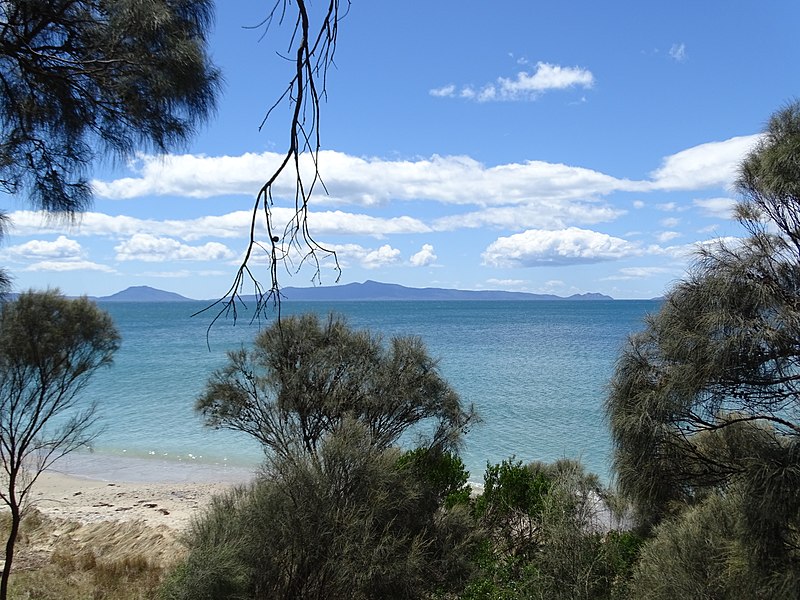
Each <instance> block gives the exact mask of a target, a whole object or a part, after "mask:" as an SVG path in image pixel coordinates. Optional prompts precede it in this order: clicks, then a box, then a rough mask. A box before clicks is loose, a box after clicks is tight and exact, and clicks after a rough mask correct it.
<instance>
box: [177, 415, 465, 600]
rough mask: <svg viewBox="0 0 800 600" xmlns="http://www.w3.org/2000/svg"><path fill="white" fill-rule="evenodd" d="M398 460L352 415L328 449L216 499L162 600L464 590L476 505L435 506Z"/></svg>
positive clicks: (289, 461) (283, 461)
mask: <svg viewBox="0 0 800 600" xmlns="http://www.w3.org/2000/svg"><path fill="white" fill-rule="evenodd" d="M399 459H400V453H399V451H398V450H396V449H382V448H377V447H375V446H374V445H373V444H372V443H371V438H370V436H369V433H368V432H367V431H366V429H365V428H364V427H363V425H361V424H359V423H356V422H353V421H350V422H348V423H346V424H345V425H344V426H343V427H342V428H340V430H339V431H338V432H337V433H335V434H332V435H329V436H326V437H325V439H324V440H323V442H322V444H321V446H320V452H319V455H318V456H315V455H309V454H307V453H305V452H303V451H298V452H296V453H294V454H292V455H289V456H286V457H281V458H277V457H276V458H274V459H273V460H272V461H271V462H270V463H268V465H267V467H265V471H264V473H263V475H262V476H261V477H260V478H259V479H258V480H257V481H256V482H254V483H253V484H252V485H250V486H248V487H244V488H239V489H237V490H235V491H234V492H231V493H229V494H227V495H225V496H223V497H221V498H218V499H217V500H216V501H215V502H214V503H213V504H212V506H211V508H210V510H209V511H208V512H207V514H206V515H205V516H204V517H203V518H201V519H200V520H199V521H197V522H196V523H195V524H194V526H193V528H192V531H191V534H190V537H189V540H188V542H189V547H190V557H189V560H188V561H187V562H186V563H185V564H184V565H183V566H182V567H181V569H180V570H179V571H178V572H176V573H175V574H174V576H173V577H172V578H171V580H170V583H169V584H168V586H167V587H166V588H165V590H164V594H163V596H164V597H165V598H169V599H170V600H173V599H174V600H178V599H182V598H187V599H188V598H201V599H202V598H219V599H224V598H254V599H260V598H313V597H316V598H331V599H336V598H421V597H425V596H426V595H429V594H430V593H432V592H434V591H458V589H459V588H460V586H461V585H463V581H465V580H466V578H467V577H468V574H469V568H470V564H469V560H468V559H469V557H470V556H471V555H472V550H471V548H472V545H473V544H474V539H475V538H474V527H473V523H472V520H471V516H470V514H469V511H468V510H466V508H465V507H459V506H456V507H454V508H453V509H452V510H443V509H440V508H439V507H438V506H433V505H432V504H431V503H430V502H429V498H430V494H431V492H430V488H429V486H428V484H427V483H425V482H424V481H420V480H419V479H418V478H417V477H416V476H415V474H414V473H413V469H406V468H400V467H399V466H398V462H399ZM209 565H210V566H211V568H210V569H209V568H208V567H209ZM220 565H223V567H222V568H220ZM200 578H203V583H202V584H200V585H198V584H196V583H195V582H196V581H197V580H198V579H200ZM203 590H213V592H210V591H203Z"/></svg>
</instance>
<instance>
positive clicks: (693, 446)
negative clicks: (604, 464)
mask: <svg viewBox="0 0 800 600" xmlns="http://www.w3.org/2000/svg"><path fill="white" fill-rule="evenodd" d="M738 188H739V191H740V192H741V194H742V197H743V199H742V201H741V202H740V203H739V205H738V209H737V215H738V219H739V221H740V222H741V223H742V225H744V227H745V228H746V229H747V231H748V233H749V235H748V237H747V238H745V239H742V240H739V241H738V242H736V243H727V244H723V243H719V244H716V245H713V246H710V247H708V248H706V249H705V250H704V251H703V252H702V253H701V255H700V256H699V258H698V260H697V261H696V263H695V265H694V268H693V270H692V271H691V273H690V274H689V276H688V277H687V278H686V279H685V280H684V281H682V282H680V283H679V284H678V285H676V286H675V288H674V289H672V290H671V291H670V292H669V293H668V295H667V296H666V298H665V300H664V304H663V306H662V308H661V310H660V311H659V312H658V314H656V315H653V316H651V317H649V319H648V320H647V328H646V329H645V331H643V332H642V333H640V334H638V335H636V336H634V337H633V338H632V339H631V341H630V344H629V345H628V347H627V348H626V349H625V350H624V351H623V353H622V355H621V357H620V359H619V361H618V363H617V367H616V372H615V374H614V377H613V379H612V382H611V392H610V395H609V398H608V401H607V407H606V408H607V414H608V416H609V420H610V424H611V431H612V437H613V441H614V446H615V458H614V465H615V469H616V474H617V479H618V483H619V485H620V488H621V490H622V491H623V492H624V493H625V494H626V495H627V496H628V497H629V498H631V499H632V500H633V501H634V503H635V505H636V507H637V509H638V512H639V518H640V520H641V522H642V524H644V525H649V524H652V523H655V522H657V521H658V520H659V519H661V518H663V517H664V516H665V515H667V514H669V513H670V512H679V511H681V510H683V507H685V506H687V505H692V504H694V503H697V502H699V501H701V500H702V499H703V498H705V497H707V496H708V495H709V494H715V493H721V494H726V493H731V490H733V489H736V490H737V493H739V494H741V495H742V500H741V502H740V503H739V504H737V507H738V510H740V511H741V514H740V517H741V519H740V521H739V524H740V528H739V529H738V530H737V531H738V532H739V535H740V536H741V537H740V539H742V540H746V543H745V547H746V548H747V550H748V557H749V558H748V560H751V561H753V562H754V564H757V565H760V571H759V572H762V573H773V574H774V573H778V572H789V571H791V570H793V569H797V568H800V552H798V550H800V547H798V541H799V540H798V536H797V533H796V532H797V531H798V526H800V495H798V493H797V491H798V490H800V104H798V103H794V104H792V105H790V106H788V107H786V108H785V109H783V110H781V111H779V112H778V113H776V114H775V115H774V116H773V117H772V119H771V120H770V122H769V125H768V127H767V130H766V132H765V134H764V136H763V138H762V140H761V142H760V143H759V144H758V145H757V147H756V148H755V149H754V150H753V151H752V152H751V154H750V155H749V156H748V157H747V158H746V160H745V161H744V163H743V164H742V166H741V169H740V178H739V181H738Z"/></svg>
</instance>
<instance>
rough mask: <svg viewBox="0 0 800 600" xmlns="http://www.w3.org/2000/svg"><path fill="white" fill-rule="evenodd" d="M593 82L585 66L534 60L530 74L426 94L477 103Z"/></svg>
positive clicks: (526, 97)
mask: <svg viewBox="0 0 800 600" xmlns="http://www.w3.org/2000/svg"><path fill="white" fill-rule="evenodd" d="M593 85H594V75H593V74H592V72H591V71H589V70H588V69H583V68H581V67H562V66H561V65H553V64H550V63H546V62H538V63H536V70H535V71H533V72H531V73H529V72H527V71H520V72H519V73H517V75H516V77H514V78H508V77H498V78H497V81H496V82H494V83H488V84H486V85H484V86H482V87H480V88H478V89H475V88H474V87H472V86H464V87H462V88H461V90H460V91H459V92H457V91H456V86H454V85H446V86H443V87H440V88H435V89H432V90H430V94H431V95H432V96H437V97H454V96H459V97H461V98H464V99H467V100H476V101H477V102H493V101H514V100H536V99H537V98H538V97H539V96H541V95H542V94H543V93H545V92H548V91H551V90H564V89H567V88H572V87H582V88H591V87H592V86H593Z"/></svg>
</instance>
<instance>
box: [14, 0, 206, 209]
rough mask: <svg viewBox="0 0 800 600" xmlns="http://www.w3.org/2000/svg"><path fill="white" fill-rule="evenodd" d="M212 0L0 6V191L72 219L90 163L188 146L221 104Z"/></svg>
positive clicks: (19, 1) (32, 1)
mask: <svg viewBox="0 0 800 600" xmlns="http://www.w3.org/2000/svg"><path fill="white" fill-rule="evenodd" d="M212 20H213V2H212V1H211V0H9V1H7V2H2V3H0V126H1V127H2V130H1V131H2V133H0V189H2V190H4V191H5V192H7V193H10V194H21V195H24V196H26V197H27V198H28V200H29V201H30V203H31V204H32V205H33V206H34V207H36V208H38V209H42V210H45V211H48V212H53V213H58V214H60V215H63V216H66V217H72V216H73V215H74V214H75V213H76V212H80V211H82V210H84V209H85V208H87V207H88V205H89V204H90V202H91V195H92V194H91V186H90V185H89V182H88V180H87V178H86V174H87V171H88V169H89V166H90V165H91V163H92V162H93V161H94V160H96V159H97V158H98V157H100V156H102V155H109V154H110V155H112V156H113V157H116V158H124V157H127V156H130V155H131V154H132V152H133V151H134V150H136V149H139V148H142V147H154V148H155V149H157V150H159V151H165V150H167V149H168V148H171V147H173V146H175V145H177V144H180V143H182V142H184V141H186V140H187V139H188V138H189V136H190V135H191V134H192V133H193V131H194V129H195V127H196V125H197V124H198V123H201V122H203V121H204V120H205V119H207V118H208V117H209V116H211V114H212V113H213V111H214V108H215V106H216V100H215V99H216V95H217V92H218V90H219V86H220V81H221V79H220V74H219V72H218V71H217V69H216V68H215V67H214V66H213V65H212V64H211V62H210V59H209V57H208V54H207V51H206V37H207V35H208V29H209V27H210V25H211V22H212Z"/></svg>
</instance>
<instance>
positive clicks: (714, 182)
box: [651, 135, 760, 190]
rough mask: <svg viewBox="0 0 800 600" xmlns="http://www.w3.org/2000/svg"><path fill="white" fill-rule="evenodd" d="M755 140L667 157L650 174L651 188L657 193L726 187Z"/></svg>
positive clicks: (738, 140)
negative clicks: (659, 190) (660, 191)
mask: <svg viewBox="0 0 800 600" xmlns="http://www.w3.org/2000/svg"><path fill="white" fill-rule="evenodd" d="M759 138H760V136H759V135H745V136H739V137H733V138H730V139H728V140H725V141H723V142H709V143H707V144H700V145H699V146H694V147H692V148H689V149H687V150H683V151H681V152H678V153H676V154H673V155H671V156H668V157H666V158H665V159H664V160H663V162H662V163H661V167H659V168H658V169H656V170H655V171H653V173H652V174H651V176H652V178H653V186H652V187H653V189H661V190H691V189H701V188H707V187H728V186H730V185H731V184H732V183H733V182H734V181H735V180H736V170H737V169H738V167H739V163H741V161H742V159H744V157H745V156H746V155H747V153H748V152H750V150H752V149H753V146H754V145H755V144H756V142H758V140H759Z"/></svg>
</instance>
